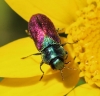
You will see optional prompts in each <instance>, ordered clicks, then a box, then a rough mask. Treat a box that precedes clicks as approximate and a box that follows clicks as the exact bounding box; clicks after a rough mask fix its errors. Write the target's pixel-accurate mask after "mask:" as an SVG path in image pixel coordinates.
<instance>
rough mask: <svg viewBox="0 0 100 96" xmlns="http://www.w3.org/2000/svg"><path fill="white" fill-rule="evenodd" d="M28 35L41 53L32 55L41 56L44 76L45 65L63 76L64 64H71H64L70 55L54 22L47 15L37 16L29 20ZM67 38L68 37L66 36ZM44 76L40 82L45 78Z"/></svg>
mask: <svg viewBox="0 0 100 96" xmlns="http://www.w3.org/2000/svg"><path fill="white" fill-rule="evenodd" d="M28 33H29V35H30V36H31V38H32V39H33V41H34V43H35V45H36V48H37V50H38V51H39V52H40V53H36V54H32V55H41V58H42V61H41V63H40V70H41V72H42V73H43V75H44V71H43V70H42V68H41V66H42V65H43V64H44V63H45V64H48V65H50V66H51V68H52V69H56V70H60V71H61V75H62V69H63V68H64V64H67V63H69V62H67V63H65V62H64V61H65V59H67V56H68V53H67V52H66V51H65V50H64V48H63V46H64V45H65V44H66V43H65V44H61V40H60V37H59V34H58V33H57V31H56V28H55V26H54V24H53V23H52V21H51V20H50V19H49V18H48V17H47V16H46V15H43V14H40V13H38V14H35V15H33V16H32V17H31V18H30V20H29V23H28ZM61 35H62V34H61ZM65 36H67V35H66V34H65ZM25 58H26V57H25ZM43 75H42V76H41V78H40V80H41V79H42V78H43ZM62 78H63V75H62Z"/></svg>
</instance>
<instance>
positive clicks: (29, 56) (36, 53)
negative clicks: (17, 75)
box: [21, 53, 41, 59]
mask: <svg viewBox="0 0 100 96" xmlns="http://www.w3.org/2000/svg"><path fill="white" fill-rule="evenodd" d="M32 55H41V53H35V54H31V55H29V56H26V57H22V58H21V59H25V58H28V57H30V56H32Z"/></svg>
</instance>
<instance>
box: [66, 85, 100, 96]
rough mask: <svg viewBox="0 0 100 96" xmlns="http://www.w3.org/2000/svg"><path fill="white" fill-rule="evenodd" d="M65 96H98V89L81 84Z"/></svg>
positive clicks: (99, 92)
mask: <svg viewBox="0 0 100 96" xmlns="http://www.w3.org/2000/svg"><path fill="white" fill-rule="evenodd" d="M67 96H100V89H99V88H97V87H94V86H90V85H88V84H83V85H81V86H79V87H77V88H75V89H74V90H73V91H71V92H70V93H69V94H68V95H67Z"/></svg>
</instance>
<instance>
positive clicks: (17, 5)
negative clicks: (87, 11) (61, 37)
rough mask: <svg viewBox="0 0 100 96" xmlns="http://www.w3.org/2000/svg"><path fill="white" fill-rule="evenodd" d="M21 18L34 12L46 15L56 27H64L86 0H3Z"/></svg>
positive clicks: (26, 18) (84, 4)
mask: <svg viewBox="0 0 100 96" xmlns="http://www.w3.org/2000/svg"><path fill="white" fill-rule="evenodd" d="M5 1H6V2H7V4H8V5H9V6H10V7H11V8H12V9H13V10H14V11H15V12H16V13H18V14H19V15H20V16H21V17H22V18H24V19H25V20H26V21H29V19H30V17H31V16H32V15H33V14H36V13H43V14H45V15H47V16H48V17H49V18H50V19H51V20H52V21H53V22H54V24H55V25H56V27H57V28H64V27H66V25H67V24H70V23H71V22H73V21H74V20H75V19H76V11H77V10H78V9H81V8H83V7H84V6H86V0H63V1H62V0H59V1H58V0H49V1H47V0H28V1H27V0H17V1H14V0H5Z"/></svg>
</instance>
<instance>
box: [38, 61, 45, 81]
mask: <svg viewBox="0 0 100 96" xmlns="http://www.w3.org/2000/svg"><path fill="white" fill-rule="evenodd" d="M43 63H44V62H43V61H42V62H41V63H40V70H41V72H42V73H43V74H42V76H41V78H40V80H39V81H41V79H42V78H43V76H44V71H43V70H42V68H41V66H42V65H43Z"/></svg>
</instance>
